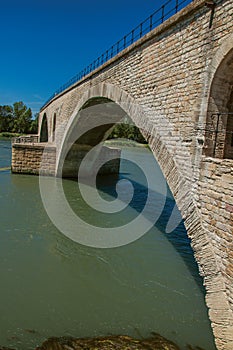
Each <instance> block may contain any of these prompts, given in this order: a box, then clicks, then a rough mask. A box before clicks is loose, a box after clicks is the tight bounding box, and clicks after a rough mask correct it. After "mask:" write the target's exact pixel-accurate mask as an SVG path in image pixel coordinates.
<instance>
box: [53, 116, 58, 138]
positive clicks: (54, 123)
mask: <svg viewBox="0 0 233 350" xmlns="http://www.w3.org/2000/svg"><path fill="white" fill-rule="evenodd" d="M56 123H57V115H56V113H54V116H53V127H52V141H55V138H56Z"/></svg>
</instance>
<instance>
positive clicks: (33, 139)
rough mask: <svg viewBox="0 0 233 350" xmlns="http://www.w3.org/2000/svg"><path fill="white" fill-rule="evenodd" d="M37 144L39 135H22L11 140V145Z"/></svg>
mask: <svg viewBox="0 0 233 350" xmlns="http://www.w3.org/2000/svg"><path fill="white" fill-rule="evenodd" d="M38 142H39V135H34V134H33V135H23V136H19V137H14V138H13V139H12V144H15V143H21V144H24V143H30V144H31V143H38Z"/></svg>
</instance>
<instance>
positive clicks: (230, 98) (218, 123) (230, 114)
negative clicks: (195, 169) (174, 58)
mask: <svg viewBox="0 0 233 350" xmlns="http://www.w3.org/2000/svg"><path fill="white" fill-rule="evenodd" d="M205 139H206V141H205V154H206V155H207V156H212V157H217V158H229V159H233V34H230V35H229V36H228V37H227V38H226V39H225V40H224V43H223V44H222V45H221V46H220V47H219V49H218V50H217V52H216V54H215V56H214V57H213V59H212V62H211V65H210V87H209V94H208V103H207V119H206V131H205Z"/></svg>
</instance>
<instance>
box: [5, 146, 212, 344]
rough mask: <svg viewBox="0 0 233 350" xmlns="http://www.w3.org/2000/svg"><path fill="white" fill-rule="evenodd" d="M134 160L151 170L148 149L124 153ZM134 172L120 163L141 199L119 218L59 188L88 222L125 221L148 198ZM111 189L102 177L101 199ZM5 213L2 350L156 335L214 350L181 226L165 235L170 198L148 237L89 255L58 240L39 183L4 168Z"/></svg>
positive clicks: (72, 189)
mask: <svg viewBox="0 0 233 350" xmlns="http://www.w3.org/2000/svg"><path fill="white" fill-rule="evenodd" d="M130 152H131V153H132V154H134V155H137V156H139V157H141V158H143V160H144V162H150V163H151V162H154V163H155V160H154V158H153V156H152V154H151V153H150V152H149V150H146V149H140V148H131V149H125V150H123V155H124V154H127V155H129V154H130ZM10 157H11V144H10V142H9V141H4V140H0V168H1V169H2V168H4V167H7V166H10ZM136 172H137V171H136V170H135V169H134V168H133V165H132V164H131V163H129V162H126V161H122V164H121V174H120V178H122V179H123V178H125V177H127V179H130V180H132V183H133V184H134V188H135V193H136V197H135V200H133V201H132V203H131V206H130V208H129V209H127V210H126V212H125V211H123V212H122V214H121V216H122V217H120V216H119V215H117V217H116V218H115V219H114V218H112V215H110V216H109V215H108V216H107V217H104V216H101V215H99V214H98V213H97V212H95V211H93V210H92V211H91V208H90V207H88V206H87V205H86V204H85V203H84V202H82V198H81V195H80V192H79V190H78V186H77V183H76V182H75V181H71V180H62V182H63V187H64V191H65V193H66V197H67V199H68V200H69V203H70V205H71V206H72V208H73V210H74V211H79V212H80V214H79V215H81V216H82V217H83V218H87V219H88V218H89V219H90V218H91V221H92V222H93V221H95V220H96V222H100V221H103V220H104V221H109V220H110V221H111V220H113V221H114V220H115V223H116V222H119V221H122V222H124V221H125V220H129V219H131V218H132V217H133V216H135V215H138V213H139V212H140V210H141V207H142V203H144V202H145V197H146V195H147V189H146V187H145V186H144V184H142V183H140V181H138V179H135V173H136ZM50 180H51V179H49V178H48V181H50ZM59 181H61V180H59ZM115 185H116V177H114V176H108V177H102V178H100V179H98V187H99V191H100V194H101V196H102V197H104V198H108V199H109V198H110V199H111V198H113V197H114V196H115ZM125 191H127V188H126V189H125ZM0 205H1V212H0V222H1V226H0V243H1V244H0V259H1V260H0V261H1V264H0V278H1V288H0V298H1V299H0V300H1V303H0V345H2V346H9V347H12V348H15V349H18V350H23V349H24V350H28V349H34V348H35V346H36V345H38V344H41V342H42V341H43V340H45V339H46V338H48V337H51V336H74V337H84V336H100V335H110V334H124V335H125V334H128V335H131V336H134V337H140V338H141V337H147V336H150V335H151V332H157V333H160V334H161V335H163V336H165V337H167V338H169V339H171V340H173V341H174V342H176V343H177V344H178V345H179V346H180V347H181V348H182V349H185V348H186V344H191V345H192V346H197V345H198V346H200V347H202V348H204V349H206V350H213V349H215V346H214V343H213V335H212V331H211V327H210V322H209V319H208V315H207V308H206V306H205V302H204V289H203V287H202V280H201V278H200V277H199V274H198V269H197V266H196V263H195V261H194V258H193V253H192V249H191V247H190V244H189V240H188V238H187V235H186V231H185V229H184V226H183V224H182V223H181V224H179V226H178V227H177V228H176V229H175V230H174V231H173V232H172V233H170V234H166V233H165V226H166V222H167V220H168V218H169V216H170V212H171V209H172V208H173V206H174V200H173V198H172V196H171V194H170V193H168V197H167V200H166V205H165V208H164V212H163V215H162V217H160V219H159V220H158V221H157V223H156V225H154V226H153V227H152V228H151V229H150V230H149V232H147V233H146V234H145V235H144V236H142V237H141V238H140V239H138V240H136V241H135V242H133V243H131V244H128V245H124V246H122V247H118V248H111V249H100V248H91V247H87V246H84V245H81V244H78V243H75V242H73V241H71V240H70V239H68V238H67V237H65V236H64V235H63V234H61V233H60V232H59V230H58V229H57V228H56V227H55V226H54V225H53V223H52V222H51V221H50V219H49V217H48V215H47V213H46V211H45V209H44V207H43V204H42V201H41V197H40V191H39V180H38V177H36V176H26V175H12V174H11V172H10V170H4V169H2V170H0ZM153 210H154V208H153V205H152V204H151V211H153ZM113 216H114V215H113ZM109 217H110V219H109ZM108 225H111V222H110V223H109V222H108Z"/></svg>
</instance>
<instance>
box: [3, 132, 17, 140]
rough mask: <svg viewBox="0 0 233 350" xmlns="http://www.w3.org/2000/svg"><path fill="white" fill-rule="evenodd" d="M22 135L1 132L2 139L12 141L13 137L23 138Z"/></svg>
mask: <svg viewBox="0 0 233 350" xmlns="http://www.w3.org/2000/svg"><path fill="white" fill-rule="evenodd" d="M21 135H22V134H18V133H15V132H0V137H3V138H7V139H11V138H13V137H18V136H21Z"/></svg>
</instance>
